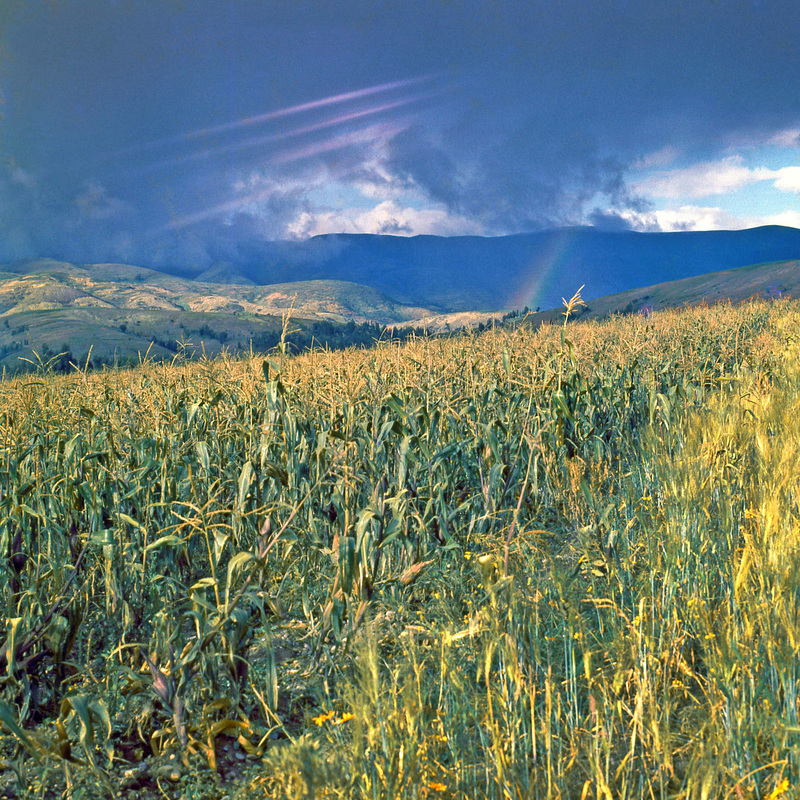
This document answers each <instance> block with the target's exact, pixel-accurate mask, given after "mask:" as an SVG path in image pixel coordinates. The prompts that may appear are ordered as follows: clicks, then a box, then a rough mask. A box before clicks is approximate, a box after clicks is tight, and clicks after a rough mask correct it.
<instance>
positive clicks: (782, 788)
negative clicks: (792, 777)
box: [767, 778, 789, 800]
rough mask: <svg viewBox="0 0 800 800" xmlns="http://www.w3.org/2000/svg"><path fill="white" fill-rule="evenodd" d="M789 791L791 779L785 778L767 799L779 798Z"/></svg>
mask: <svg viewBox="0 0 800 800" xmlns="http://www.w3.org/2000/svg"><path fill="white" fill-rule="evenodd" d="M788 791H789V779H788V778H784V779H783V780H782V781H781V782H780V783H779V784H778V785H777V786H776V787H775V788H774V789H773V790H772V791H771V792H770V793H769V795H768V796H767V800H777V798H778V797H780V796H781V795H783V794H786V792H788Z"/></svg>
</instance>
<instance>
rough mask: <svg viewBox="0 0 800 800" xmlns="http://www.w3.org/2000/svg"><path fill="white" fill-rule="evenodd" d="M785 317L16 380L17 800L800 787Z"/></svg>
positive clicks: (0, 770)
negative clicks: (37, 799) (41, 799)
mask: <svg viewBox="0 0 800 800" xmlns="http://www.w3.org/2000/svg"><path fill="white" fill-rule="evenodd" d="M571 302H572V307H571V308H570V311H572V310H574V309H575V307H576V306H577V304H578V303H579V297H576V298H573V301H571ZM798 332H800V305H798V304H796V303H794V302H792V301H788V300H784V301H778V302H775V303H772V304H768V303H763V302H756V301H754V302H750V303H746V304H743V305H740V306H735V307H733V306H714V307H710V308H697V309H685V310H680V311H668V312H660V313H657V314H654V315H652V316H650V317H647V318H645V317H640V316H637V317H624V318H623V317H619V318H615V319H612V320H608V321H603V322H569V321H567V319H566V318H565V323H564V324H563V325H554V326H546V327H543V328H540V329H538V330H532V329H531V328H529V327H527V326H526V325H524V324H522V325H519V326H518V327H516V328H513V329H512V328H498V329H496V330H488V331H486V332H484V333H482V334H480V335H478V334H464V335H459V336H453V337H451V338H417V339H414V340H412V341H409V342H406V343H403V344H397V343H392V342H378V343H376V345H375V346H374V347H372V348H370V349H361V350H355V349H351V350H347V351H342V352H325V351H314V352H310V353H307V354H305V355H301V356H295V357H290V356H288V355H287V353H286V349H285V347H283V346H281V347H280V348H279V349H278V351H276V352H275V353H274V354H270V355H267V356H266V357H255V356H250V357H245V358H232V357H225V356H222V357H219V358H217V359H201V360H183V361H178V360H176V361H175V362H173V363H172V364H143V365H142V366H140V367H138V368H134V369H130V370H119V371H105V372H102V373H99V372H98V373H90V372H87V371H82V370H79V369H76V370H75V371H74V372H73V373H72V374H71V375H68V376H57V375H53V374H51V373H50V372H49V370H48V368H47V364H44V363H43V364H41V365H40V369H39V371H38V373H37V374H36V375H28V376H25V377H19V378H15V379H11V380H8V381H6V382H4V383H2V384H0V400H1V402H0V563H1V564H2V566H0V569H2V574H3V579H2V584H1V585H2V596H1V597H0V602H2V604H3V608H4V611H5V630H4V632H3V642H2V645H0V794H2V795H3V796H8V797H20V798H22V797H24V798H34V797H37V798H51V797H52V798H54V797H61V796H64V797H76V798H79V797H86V798H96V797H105V796H107V797H134V796H135V797H143V798H150V797H152V798H156V797H169V798H179V797H181V798H183V797H187V798H220V799H221V798H228V800H233V799H234V798H251V797H252V798H258V797H264V798H364V800H367V798H370V799H372V798H400V797H403V798H405V797H408V798H470V799H472V798H487V799H488V798H492V800H501V799H503V800H505V799H506V798H508V799H511V798H513V799H514V800H517V798H519V799H520V800H521V799H522V798H581V800H586V799H587V798H596V799H597V800H600V798H604V799H607V800H611V798H662V797H663V798H666V797H672V798H687V800H688V798H698V800H700V798H737V800H741V799H742V798H761V799H764V798H770V800H775V798H778V797H781V796H785V797H787V798H788V797H792V796H795V793H796V792H797V791H798V788H797V787H798V786H800V722H798V711H799V710H800V697H798V685H799V684H798V679H800V657H799V656H798V653H799V651H800V557H798V547H800V537H799V535H798V534H799V533H800V527H799V522H798V517H799V515H800V508H799V507H798V503H799V501H800V493H799V491H800V480H799V479H800V339H799V338H798Z"/></svg>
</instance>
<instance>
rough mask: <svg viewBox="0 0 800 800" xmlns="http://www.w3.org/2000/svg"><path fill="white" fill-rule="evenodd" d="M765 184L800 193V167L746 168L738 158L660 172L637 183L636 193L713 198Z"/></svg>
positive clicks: (784, 190)
mask: <svg viewBox="0 0 800 800" xmlns="http://www.w3.org/2000/svg"><path fill="white" fill-rule="evenodd" d="M762 181H772V182H773V186H774V187H775V188H776V189H778V190H779V191H782V192H800V167H782V168H780V169H768V168H767V167H752V168H751V167H746V166H744V164H743V163H742V159H741V158H740V157H738V156H730V157H729V158H724V159H722V160H720V161H705V162H702V163H700V164H693V165H692V166H690V167H682V168H679V169H671V170H658V171H655V172H652V173H651V174H650V175H647V176H646V177H644V178H642V179H641V180H640V181H638V182H637V183H635V184H634V188H635V190H636V191H637V192H639V193H642V194H645V195H649V196H650V197H663V198H670V197H672V198H678V197H710V196H712V195H720V194H730V193H731V192H735V191H736V190H737V189H741V188H743V187H744V186H748V185H750V184H753V183H760V182H762Z"/></svg>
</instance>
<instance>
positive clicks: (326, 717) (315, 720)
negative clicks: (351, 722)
mask: <svg viewBox="0 0 800 800" xmlns="http://www.w3.org/2000/svg"><path fill="white" fill-rule="evenodd" d="M332 716H333V711H329V712H328V713H327V714H320V715H319V716H318V717H314V718H313V719H312V720H311V721H312V722H313V723H314V724H315V725H319V726H320V727H322V725H323V724H324V723H326V722H327V721H328V720H329V719H330V718H331V717H332Z"/></svg>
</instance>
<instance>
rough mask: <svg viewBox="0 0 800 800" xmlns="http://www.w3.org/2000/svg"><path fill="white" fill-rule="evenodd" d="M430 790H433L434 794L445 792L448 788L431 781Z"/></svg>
mask: <svg viewBox="0 0 800 800" xmlns="http://www.w3.org/2000/svg"><path fill="white" fill-rule="evenodd" d="M428 788H429V789H433V791H434V792H443V791H444V790H445V789H446V788H447V786H446V785H445V784H444V783H439V782H438V781H431V782H430V783H429V784H428Z"/></svg>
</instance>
